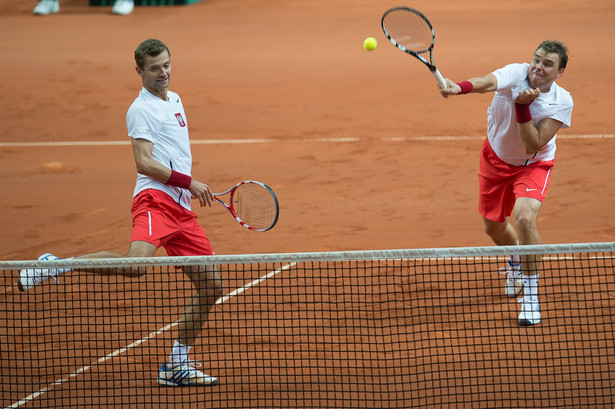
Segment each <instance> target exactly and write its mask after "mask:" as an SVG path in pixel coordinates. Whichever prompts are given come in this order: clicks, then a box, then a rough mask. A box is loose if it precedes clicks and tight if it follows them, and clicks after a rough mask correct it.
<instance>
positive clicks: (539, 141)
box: [517, 118, 563, 154]
mask: <svg viewBox="0 0 615 409" xmlns="http://www.w3.org/2000/svg"><path fill="white" fill-rule="evenodd" d="M562 125H563V123H562V122H560V121H557V120H555V119H552V118H545V119H543V120H542V121H540V123H538V125H537V126H534V124H533V123H532V121H529V122H522V123H517V129H518V130H519V136H520V137H521V142H523V146H524V147H525V153H527V154H532V153H536V152H538V151H539V150H541V149H542V148H543V146H545V145H546V144H547V143H548V142H549V141H550V140H551V139H553V137H554V136H555V134H556V133H557V131H559V129H560V128H561V127H562Z"/></svg>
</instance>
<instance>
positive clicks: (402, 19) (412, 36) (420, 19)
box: [381, 7, 447, 89]
mask: <svg viewBox="0 0 615 409" xmlns="http://www.w3.org/2000/svg"><path fill="white" fill-rule="evenodd" d="M381 24H382V31H384V34H385V35H386V36H387V37H388V38H389V40H391V42H392V43H393V45H395V47H397V48H399V49H400V50H402V51H404V52H406V53H408V54H410V55H413V56H415V57H416V58H418V59H419V60H421V61H422V62H423V63H424V64H425V65H427V67H429V70H430V71H431V73H432V74H433V76H434V77H435V78H436V81H437V82H438V86H439V87H440V88H442V89H444V88H447V85H446V82H445V81H444V78H442V74H440V71H438V69H437V68H436V66H435V64H434V63H433V47H434V44H435V42H436V34H435V32H434V29H433V26H432V25H431V23H430V22H429V20H427V17H425V16H424V15H423V14H422V13H421V12H419V11H418V10H414V9H411V8H409V7H395V8H392V9H390V10H387V11H386V12H385V13H384V14H383V15H382V21H381ZM428 51H429V61H427V60H426V59H425V58H424V57H423V56H422V55H421V54H424V53H426V52H428Z"/></svg>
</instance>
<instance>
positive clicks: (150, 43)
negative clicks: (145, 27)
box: [135, 38, 171, 69]
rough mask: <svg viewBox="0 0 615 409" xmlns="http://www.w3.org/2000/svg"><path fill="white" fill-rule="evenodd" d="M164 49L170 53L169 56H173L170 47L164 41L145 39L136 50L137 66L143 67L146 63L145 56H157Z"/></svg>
mask: <svg viewBox="0 0 615 409" xmlns="http://www.w3.org/2000/svg"><path fill="white" fill-rule="evenodd" d="M164 51H166V52H167V53H169V56H171V52H170V51H169V48H168V47H167V46H166V45H165V44H164V43H163V42H162V41H160V40H156V39H154V38H150V39H149V40H145V41H143V42H142V43H141V44H139V46H138V47H137V49H136V50H135V63H137V67H139V68H141V69H143V64H145V56H150V57H156V56H158V55H160V54H161V53H163V52H164Z"/></svg>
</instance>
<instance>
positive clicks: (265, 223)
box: [214, 180, 280, 231]
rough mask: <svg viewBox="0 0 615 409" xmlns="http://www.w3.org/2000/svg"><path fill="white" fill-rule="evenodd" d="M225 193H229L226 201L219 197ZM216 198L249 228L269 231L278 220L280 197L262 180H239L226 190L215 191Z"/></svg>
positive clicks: (240, 222)
mask: <svg viewBox="0 0 615 409" xmlns="http://www.w3.org/2000/svg"><path fill="white" fill-rule="evenodd" d="M225 195H228V199H227V202H226V203H225V202H224V201H223V200H221V199H219V198H218V197H221V196H225ZM214 200H215V201H216V202H218V203H220V204H221V205H222V206H224V207H225V208H226V210H228V211H229V212H230V213H231V214H232V215H233V217H234V218H235V220H237V221H238V222H239V224H241V225H242V226H243V227H245V228H246V229H248V230H253V231H267V230H270V229H271V228H273V226H275V224H276V223H277V221H278V214H279V212H280V207H279V206H278V198H277V197H276V196H275V193H273V190H271V188H270V187H269V186H267V185H265V184H264V183H261V182H256V181H254V180H246V181H243V182H239V183H237V184H236V185H235V186H233V187H232V188H230V189H229V190H227V191H225V192H222V193H214Z"/></svg>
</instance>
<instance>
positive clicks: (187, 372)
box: [158, 209, 222, 386]
mask: <svg viewBox="0 0 615 409" xmlns="http://www.w3.org/2000/svg"><path fill="white" fill-rule="evenodd" d="M178 210H179V212H181V213H182V214H178V215H177V220H181V230H180V231H178V232H177V233H176V234H175V235H173V237H172V238H170V239H169V240H168V241H166V242H165V243H164V248H165V249H166V250H167V253H168V254H169V255H170V256H179V255H213V249H212V248H211V244H210V242H209V239H208V238H207V235H206V234H205V232H204V231H203V229H202V227H201V226H200V225H199V224H198V223H197V222H196V215H195V214H194V213H192V212H190V211H187V210H182V209H178ZM182 271H183V273H184V274H186V276H187V277H188V278H189V279H190V281H191V283H192V285H193V286H194V294H193V296H192V298H191V300H190V302H189V303H188V305H186V308H185V310H184V312H183V314H182V316H181V318H180V320H179V322H178V326H177V327H178V328H177V332H178V333H177V338H176V340H175V343H174V345H173V348H172V350H171V353H170V355H169V358H168V361H167V362H166V363H165V364H163V365H162V368H161V369H160V371H159V373H158V383H159V384H161V385H165V386H203V385H215V384H217V383H218V379H216V378H215V377H213V376H210V375H207V374H204V373H203V372H201V371H199V370H198V369H197V368H198V367H199V366H200V365H201V364H200V363H198V362H196V361H194V360H191V359H189V358H188V354H189V352H190V349H191V348H192V345H194V343H195V341H196V339H197V337H198V336H199V335H200V334H201V331H202V329H203V327H204V325H205V324H206V323H207V321H208V319H209V314H210V311H211V309H212V308H213V307H214V305H215V303H216V300H217V299H218V298H219V297H220V296H221V295H222V280H221V278H220V273H219V272H218V270H217V268H216V267H215V266H213V265H194V266H187V267H183V268H182Z"/></svg>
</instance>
